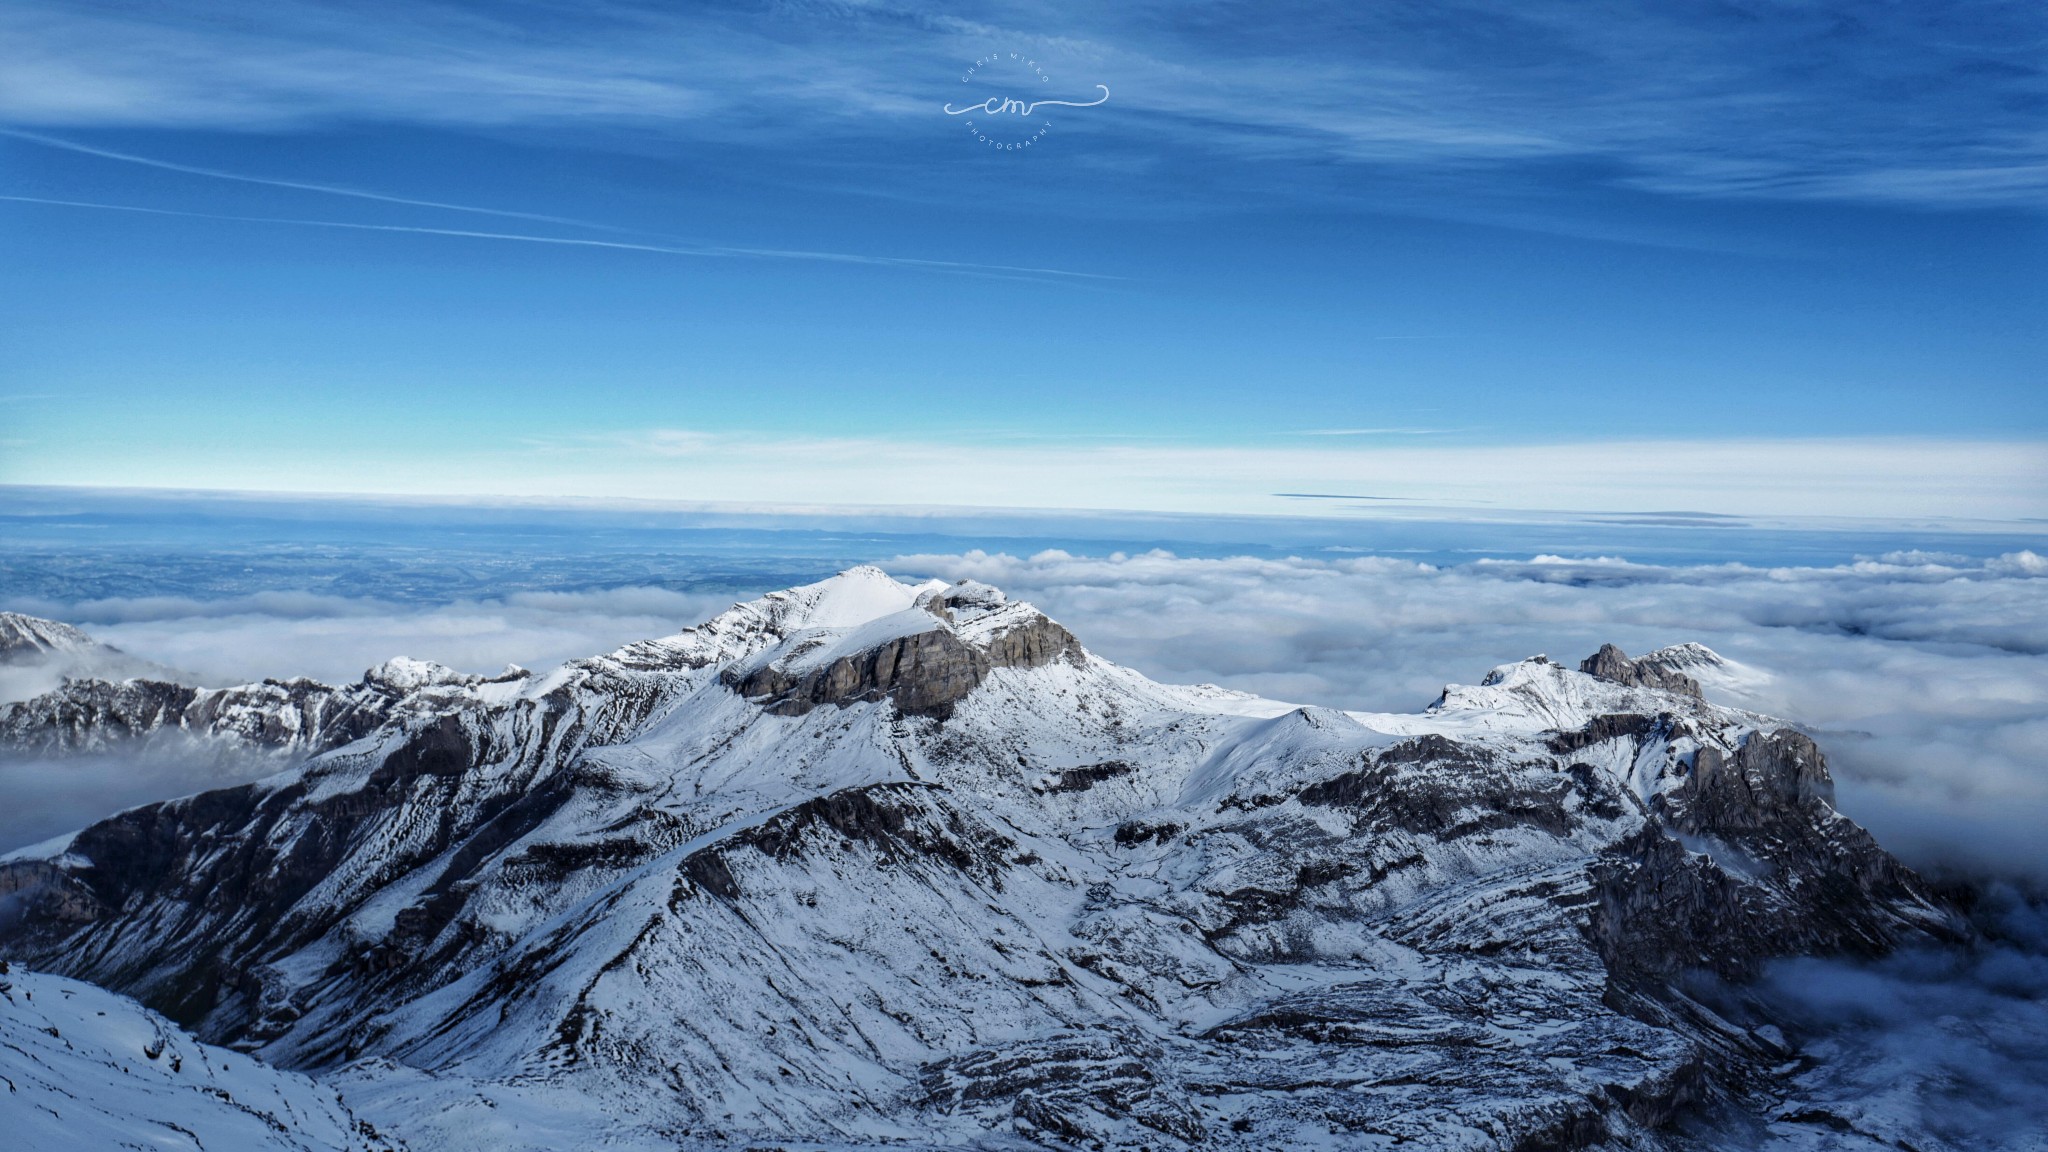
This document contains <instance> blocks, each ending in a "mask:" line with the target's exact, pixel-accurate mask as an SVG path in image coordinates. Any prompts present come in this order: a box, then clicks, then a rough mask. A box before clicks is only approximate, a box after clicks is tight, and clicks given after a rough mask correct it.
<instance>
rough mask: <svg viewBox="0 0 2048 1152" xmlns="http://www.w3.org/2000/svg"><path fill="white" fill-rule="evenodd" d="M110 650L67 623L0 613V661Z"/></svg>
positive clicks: (13, 613)
mask: <svg viewBox="0 0 2048 1152" xmlns="http://www.w3.org/2000/svg"><path fill="white" fill-rule="evenodd" d="M112 651H116V649H113V648H109V647H108V646H107V645H105V644H102V643H100V642H99V641H97V640H95V639H93V638H92V637H91V636H89V635H87V634H86V633H85V632H83V631H81V630H80V629H77V628H74V627H72V626H71V625H69V624H60V623H58V622H57V621H55V620H45V619H43V618H42V617H40V616H25V615H23V614H22V613H19V612H0V661H21V660H34V659H39V658H41V657H44V656H48V655H51V654H55V653H86V652H112Z"/></svg>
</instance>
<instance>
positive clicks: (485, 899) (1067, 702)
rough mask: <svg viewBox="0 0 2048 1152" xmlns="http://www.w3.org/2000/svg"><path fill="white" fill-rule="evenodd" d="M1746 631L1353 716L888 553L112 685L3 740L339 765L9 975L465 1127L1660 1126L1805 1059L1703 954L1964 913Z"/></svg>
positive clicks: (78, 902) (162, 830)
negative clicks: (799, 577)
mask: <svg viewBox="0 0 2048 1152" xmlns="http://www.w3.org/2000/svg"><path fill="white" fill-rule="evenodd" d="M1711 659H1712V654H1711V653H1706V652H1705V650H1704V649H1698V648H1696V647H1693V648H1689V649H1686V650H1683V651H1679V650H1673V651H1671V652H1667V653H1661V654H1660V653H1652V654H1650V655H1649V656H1647V657H1643V658H1640V659H1636V660H1630V659H1628V658H1627V657H1626V656H1625V655H1623V654H1621V653H1620V652H1619V651H1618V650H1609V649H1603V650H1602V652H1601V653H1600V654H1598V655H1596V656H1595V657H1593V658H1592V659H1590V660H1589V661H1588V662H1587V664H1586V665H1585V669H1586V670H1585V671H1573V670H1568V669H1566V668H1564V667H1561V666H1559V665H1556V664H1552V663H1550V662H1548V661H1547V660H1543V659H1542V658H1540V657H1539V658H1536V659H1534V660H1530V661H1525V662H1523V663H1520V664H1515V665H1509V666H1506V667H1503V668H1500V669H1496V670H1495V671H1494V673H1492V674H1491V675H1489V676H1488V677H1487V678H1486V680H1485V681H1484V682H1483V683H1482V684H1480V685H1478V686H1453V687H1451V688H1447V689H1446V690H1445V693H1444V695H1443V697H1442V698H1441V699H1439V700H1438V702H1437V703H1436V704H1435V705H1433V706H1432V707H1431V709H1430V710H1429V711H1427V712H1425V713H1422V714H1416V715H1379V714H1360V713H1343V712H1335V711H1329V710H1323V709H1302V708H1295V707H1292V706H1289V705H1284V704H1277V703H1273V702H1270V701H1265V700H1260V699H1257V698H1254V697H1248V696H1243V695H1240V694H1236V693H1230V692H1225V691H1222V690H1220V689H1213V688H1177V687H1169V686H1165V685H1159V684H1154V683H1152V682H1150V681H1148V680H1146V679H1144V678H1143V677H1141V676H1138V675H1136V674H1135V673H1132V672H1130V671H1128V670H1125V669H1122V668H1118V667H1116V666H1115V665H1112V664H1109V663H1107V662H1105V661H1103V660H1101V659H1099V658H1097V657H1095V656H1093V655H1091V654H1089V653H1087V652H1086V651H1085V650H1084V649H1083V648H1082V647H1081V646H1080V644H1079V643H1078V642H1077V641H1075V639H1074V638H1073V637H1072V636H1071V635H1070V634H1068V633H1067V632H1066V631H1065V629H1063V628H1060V627H1059V625H1057V624H1055V623H1053V622H1052V621H1050V620H1047V619H1046V618H1045V617H1044V616H1043V615H1041V614H1039V613H1037V612H1036V611H1035V610H1033V609H1031V608H1030V607H1029V606H1028V605H1020V604H1013V603H1010V602H1008V601H1007V600H1006V599H1004V598H1003V597H1002V595H1001V593H1000V592H997V591H996V590H994V589H989V588H984V587H981V586H974V585H958V586H946V585H942V584H937V583H932V584H927V585H919V586H908V585H903V584H899V583H897V582H895V581H893V580H891V579H889V578H888V577H886V576H885V575H883V574H882V573H880V572H878V571H876V570H873V569H855V570H853V571H850V572H848V573H845V574H842V575H841V576H839V577H836V578H834V579H833V580H830V581H826V582H824V583H822V584H819V585H813V586H809V587H807V588H801V589H792V590H790V591H789V592H785V593H777V594H775V595H773V596H770V597H768V598H765V599H763V600H761V601H755V602H752V603H750V604H745V605H740V606H737V607H735V608H734V609H733V610H731V611H729V612H727V613H725V614H723V615H722V616H720V617H718V618H716V619H715V620H713V621H710V622H708V623H706V624H704V625H701V626H699V627H698V628H695V629H692V630H690V631H687V632H684V633H681V634H679V635H677V636H674V637H669V638H666V639H663V640H658V641H648V642H645V643H642V644H637V645H633V646H630V647H628V648H626V649H621V650H620V651H619V652H616V653H613V654H611V655H609V656H604V657H597V658H593V659H591V660H586V661H580V662H577V663H574V664H571V665H568V666H566V667H564V668H562V669H559V670H557V671H555V672H552V673H550V674H548V675H545V676H540V677H526V676H515V677H510V678H499V679H496V680H482V679H478V678H474V677H459V676H455V675H454V674H452V673H447V672H446V670H435V669H432V668H431V667H428V666H416V665H409V664H408V665H399V666H392V665H387V666H386V668H385V669H384V670H380V671H379V672H376V673H373V674H372V675H371V676H369V677H366V678H365V680H364V681H363V682H362V683H361V684H358V685H354V686H350V687H347V688H340V689H333V688H326V687H323V686H318V685H309V684H304V683H300V684H297V685H285V684H265V685H258V686H251V687H249V688H246V689H231V690H227V692H226V693H225V694H216V695H214V696H202V695H200V694H196V693H190V690H180V689H176V688H174V687H170V686H162V685H140V684H132V683H131V684H126V685H106V684H72V685H69V686H67V687H66V688H65V689H63V690H61V691H60V692H58V693H55V694H53V695H51V696H49V697H44V698H41V699H38V700H35V701H30V702H27V703H25V704H21V705H17V706H15V707H13V708H12V709H10V710H8V711H7V712H5V713H0V739H4V740H5V741H7V742H8V744H9V746H10V747H14V748H31V749H36V750H38V751H39V752H49V751H52V750H56V751H62V750H64V749H71V748H81V747H104V746H106V745H108V744H110V743H119V742H121V741H134V740H147V739H149V738H150V734H151V733H153V732H158V731H162V730H164V729H166V728H167V727H177V728H179V729H180V730H183V731H189V732H193V733H198V734H201V735H204V736H205V737H206V738H208V739H217V740H223V741H231V742H242V743H247V744H253V745H263V746H266V747H274V748H280V749H285V750H286V752H285V753H284V754H287V755H289V756H291V757H292V758H293V760H294V764H293V766H292V767H291V768H290V769H288V770H287V771H284V772H282V773H280V774H278V775H276V776H273V777H271V778H269V779H266V780H263V781H261V782H259V783H256V784H252V785H248V786H244V787H240V788H235V789H228V790H225V791H220V792H213V793H208V794H205V795H201V796H196V797H191V798H188V799H184V800H178V801H173V802H170V803H166V804H159V805H150V806H146V807H144V808H139V809H135V810H132V811H130V812H125V813H122V814H120V815H117V816H114V817H111V818H109V819H108V820H105V821H102V822H101V823H99V824H97V825H94V826H92V827H91V828H88V829H85V830H83V831H82V832H80V833H79V834H78V835H77V836H75V837H73V838H71V839H70V840H69V842H68V843H66V844H63V845H61V846H55V847H53V848H52V849H50V850H48V851H46V852H43V853H41V854H40V855H38V856H36V857H34V858H23V857H16V858H11V859H9V860H7V861H5V862H0V908H4V909H6V910H7V911H6V913H5V919H4V922H0V954H5V955H7V956H9V957H12V958H14V959H16V960H19V961H21V962H25V963H28V964H30V965H34V966H37V967H41V968H45V969H49V970H52V971H58V972H62V973H65V974H67V975H71V976H76V977H80V978H83V979H87V980H91V981H94V982H96V983H99V984H102V985H105V986H107V987H110V988H114V989H117V990H120V991H123V992H127V993H130V994H133V995H135V996H137V997H139V998H141V999H142V1000H144V1001H145V1002H146V1003H148V1004H150V1005H151V1006H153V1007H156V1008H158V1009H160V1010H162V1011H164V1012H166V1013H167V1014H169V1015H171V1016H172V1017H174V1018H175V1019H178V1020H180V1021H182V1022H184V1023H186V1024H188V1025H190V1026H191V1027H193V1028H195V1029H196V1030H197V1031H198V1032H199V1033H200V1035H201V1036H203V1037H204V1038H206V1039H208V1040H210V1041H214V1042H217V1043H225V1044H229V1045H233V1046H236V1047H239V1048H243V1049H245V1050H249V1051H252V1052H255V1053H258V1054H260V1055H262V1056H263V1057H264V1058H265V1059H267V1060H270V1061H273V1062H276V1063H279V1064H282V1065H285V1066H287V1067H292V1068H300V1069H306V1070H311V1071H314V1072H316V1073H317V1074H319V1075H321V1076H323V1077H327V1078H330V1079H331V1080H333V1081H334V1082H336V1083H340V1084H343V1085H344V1086H346V1087H347V1088H348V1091H349V1096H350V1099H351V1100H352V1101H354V1100H357V1099H358V1098H359V1097H360V1098H361V1099H363V1100H367V1101H369V1102H370V1103H369V1104H367V1105H366V1107H368V1108H369V1109H370V1115H371V1118H372V1119H374V1120H375V1121H376V1123H377V1126H378V1127H379V1128H380V1129H381V1130H384V1131H390V1132H396V1133H398V1134H399V1135H401V1136H405V1137H406V1138H408V1139H409V1140H410V1141H411V1142H412V1145H413V1147H415V1148H451V1149H452V1148H469V1147H477V1148H481V1147H485V1146H489V1147H521V1146H526V1147H547V1146H550V1140H553V1141H554V1142H556V1143H559V1142H560V1139H561V1137H560V1136H559V1133H561V1132H563V1131H567V1130H570V1129H574V1130H575V1131H577V1132H579V1133H581V1135H579V1137H578V1139H579V1140H584V1141H585V1142H587V1143H591V1144H596V1143H602V1142H607V1141H609V1142H614V1143H620V1144H622V1145H623V1146H631V1145H633V1144H634V1142H636V1141H637V1142H647V1143H650V1144H651V1143H659V1142H662V1141H666V1142H668V1144H669V1145H672V1144H673V1143H675V1142H678V1141H680V1142H684V1143H687V1142H689V1141H692V1140H702V1141H707V1142H713V1143H717V1142H725V1141H777V1140H792V1139H795V1140H819V1141H830V1142H836V1143H854V1144H861V1143H871V1142H909V1143H912V1144H923V1145H931V1146H945V1147H961V1146H979V1145H988V1146H1006V1145H1013V1144H1014V1143H1015V1142H1017V1141H1019V1140H1023V1141H1029V1142H1037V1143H1040V1144H1045V1145H1049V1146H1057V1147H1090V1148H1097V1147H1100V1148H1107V1147H1153V1148H1158V1147H1174V1146H1180V1145H1183V1144H1199V1145H1202V1146H1205V1147H1206V1146H1218V1147H1236V1146H1242V1147H1247V1148H1253V1147H1256V1148H1271V1147H1279V1146H1301V1145H1313V1144H1324V1143H1331V1144H1337V1145H1341V1146H1347V1147H1368V1146H1377V1145H1375V1144H1374V1143H1373V1142H1374V1141H1379V1142H1381V1143H1387V1142H1407V1143H1412V1144H1414V1145H1416V1146H1420V1147H1446V1148H1449V1147H1456V1148H1500V1149H1535V1148H1571V1147H1585V1146H1592V1145H1597V1144H1611V1145H1615V1146H1629V1147H1643V1148H1648V1147H1657V1146H1659V1145H1660V1143H1662V1142H1663V1141H1664V1140H1665V1137H1664V1136H1663V1135H1661V1134H1660V1133H1661V1132H1662V1131H1663V1129H1662V1127H1661V1126H1663V1125H1665V1124H1666V1123H1667V1122H1668V1121H1669V1120H1670V1118H1671V1117H1672V1116H1673V1115H1674V1114H1675V1113H1676V1112H1678V1111H1680V1110H1682V1109H1684V1108H1685V1107H1687V1106H1688V1105H1690V1104H1693V1103H1696V1102H1698V1101H1701V1100H1704V1099H1709V1098H1716V1097H1726V1098H1729V1099H1735V1100H1739V1101H1744V1102H1749V1103H1756V1102H1759V1101H1767V1100H1768V1098H1769V1096H1770V1092H1771V1084H1772V1073H1771V1071H1770V1069H1771V1068H1772V1067H1773V1066H1775V1065H1776V1064H1778V1063H1780V1062H1782V1061H1783V1059H1784V1057H1785V1052H1784V1051H1783V1050H1782V1048H1781V1047H1778V1046H1777V1044H1776V1042H1774V1041H1773V1040H1770V1039H1768V1038H1767V1036H1768V1033H1758V1032H1752V1031H1750V1030H1749V1029H1748V1028H1747V1027H1744V1026H1742V1025H1738V1024H1736V1023H1731V1022H1730V1021H1729V1020H1728V1019H1726V1018H1724V1017H1722V1016H1718V1015H1716V1014H1715V1013H1713V1012H1711V1011H1708V1010H1706V1009H1705V1008H1703V1007H1701V1006H1700V1005H1699V1003H1698V1002H1697V1001H1696V1000H1694V999H1693V998H1692V997H1690V996H1689V995H1688V994H1687V993H1686V991H1685V988H1686V981H1687V980H1688V979H1691V978H1693V977H1694V976H1696V975H1697V974H1698V973H1701V972H1707V973H1713V974H1716V975H1718V976H1719V977H1722V978H1726V979H1732V980H1741V979H1743V978H1745V977H1747V976H1749V975H1751V974H1753V973H1754V972H1755V971H1756V970H1757V966H1758V965H1759V964H1760V963H1762V962H1763V961H1765V960H1767V959H1769V958H1771V957H1774V956H1783V955H1791V954H1803V953H1836V952H1850V953H1866V954H1867V953H1874V952H1881V951H1884V950H1886V949H1889V948H1891V947H1894V946H1895V945H1897V944H1898V943H1899V942H1901V941H1904V940H1910V939H1916V938H1924V937H1925V936H1927V935H1929V934H1942V933H1950V932H1954V931H1956V928H1955V920H1954V918H1953V917H1952V915H1951V913H1950V912H1949V911H1948V910H1947V909H1946V908H1945V907H1943V906H1942V904H1941V903H1940V902H1939V901H1938V900H1937V899H1935V898H1934V897H1933V896H1932V895H1930V894H1929V892H1928V891H1927V890H1926V889H1925V887H1924V886H1923V885H1922V884H1921V883H1920V881H1919V880H1918V879H1917V878H1916V877H1914V876H1913V875H1912V874H1911V873H1910V872H1909V871H1908V870H1906V869H1905V868H1903V867H1902V866H1900V865H1899V864H1898V863H1897V862H1896V861H1894V860H1892V859H1891V858H1890V857H1889V856H1887V855H1886V854H1885V853H1884V852H1883V851H1882V850H1881V849H1879V848H1878V847H1877V846H1876V845H1875V844H1874V843H1873V842H1872V841H1871V840H1870V838H1869V837H1868V836H1867V835H1866V834H1865V833H1863V832H1862V830H1861V829H1859V828H1857V827H1856V826H1855V825H1854V824H1852V823H1851V822H1849V821H1848V820H1846V819H1845V818H1843V817H1842V816H1840V815H1839V814H1838V813H1836V812H1835V811H1834V810H1833V808H1832V807H1831V804H1830V792H1829V781H1828V776H1827V770H1826V765H1825V761H1824V760H1823V758H1822V756H1821V754H1820V751H1819V749H1817V748H1816V747H1815V746H1814V745H1813V744H1812V742H1811V741H1810V740H1808V739H1807V738H1806V737H1805V736H1803V735H1801V734H1800V733H1798V732H1797V731H1796V730H1794V729H1791V728H1789V727H1787V726H1785V725H1783V724H1781V723H1779V722H1776V721H1772V720H1770V719H1768V718H1765V717H1761V716H1756V715H1752V714H1747V713H1742V712H1738V711H1734V710H1730V709H1726V708H1721V707H1717V706H1715V705H1713V704H1711V703H1709V702H1707V701H1706V700H1704V699H1702V698H1701V696H1700V692H1699V687H1698V683H1697V682H1696V681H1695V680H1694V679H1693V678H1692V677H1691V676H1690V675H1689V674H1687V673H1684V672H1681V671H1679V670H1678V669H1679V668H1681V667H1699V666H1700V662H1701V661H1703V660H1711ZM230 701H231V702H232V703H229V702H230ZM259 716H260V717H263V718H265V719H264V720H263V722H260V723H259V722H256V721H255V720H254V719H253V718H255V717H259ZM594 1101H603V1102H604V1105H603V1106H602V1107H600V1106H598V1105H597V1104H595V1103H594ZM505 1109H516V1110H519V1111H518V1114H519V1115H521V1116H523V1117H525V1118H526V1119H525V1120H524V1121H522V1124H523V1127H521V1128H520V1131H523V1132H525V1133H527V1134H526V1135H525V1136H520V1135H518V1134H517V1133H512V1132H509V1131H508V1128H507V1126H506V1125H505V1124H503V1123H497V1122H495V1121H490V1122H487V1121H489V1120H490V1118H491V1117H502V1116H504V1115H508V1114H509V1113H507V1112H505ZM565 1126H566V1127H565ZM550 1132H553V1133H557V1135H556V1136H553V1137H550V1136H549V1135H547V1133H550ZM486 1133H487V1135H485V1134H486ZM521 1140H524V1141H526V1143H525V1144H521V1143H520V1141H521Z"/></svg>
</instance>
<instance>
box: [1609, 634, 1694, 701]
mask: <svg viewBox="0 0 2048 1152" xmlns="http://www.w3.org/2000/svg"><path fill="white" fill-rule="evenodd" d="M1579 671H1581V672H1584V673H1585V674H1586V675H1588V676H1597V677H1599V678H1600V679H1602V680H1610V681H1612V682H1614V683H1616V684H1630V685H1633V686H1635V687H1637V688H1655V689H1657V690H1658V691H1660V692H1682V693H1684V694H1685V695H1687V696H1699V695H1701V693H1700V682H1699V681H1698V680H1695V679H1693V678H1692V677H1690V676H1688V675H1686V674H1685V673H1683V672H1680V671H1678V670H1677V669H1675V668H1673V667H1670V666H1669V665H1668V664H1666V663H1664V662H1662V661H1659V660H1658V659H1656V657H1655V655H1654V654H1652V655H1651V656H1646V657H1644V658H1643V659H1641V660H1631V659H1629V658H1628V653H1626V652H1623V651H1622V650H1621V649H1619V648H1617V647H1615V646H1614V645H1612V644H1602V645H1601V646H1600V650H1599V651H1598V652H1595V653H1593V654H1592V655H1591V656H1588V657H1586V658H1585V659H1584V660H1582V661H1580V662H1579Z"/></svg>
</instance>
